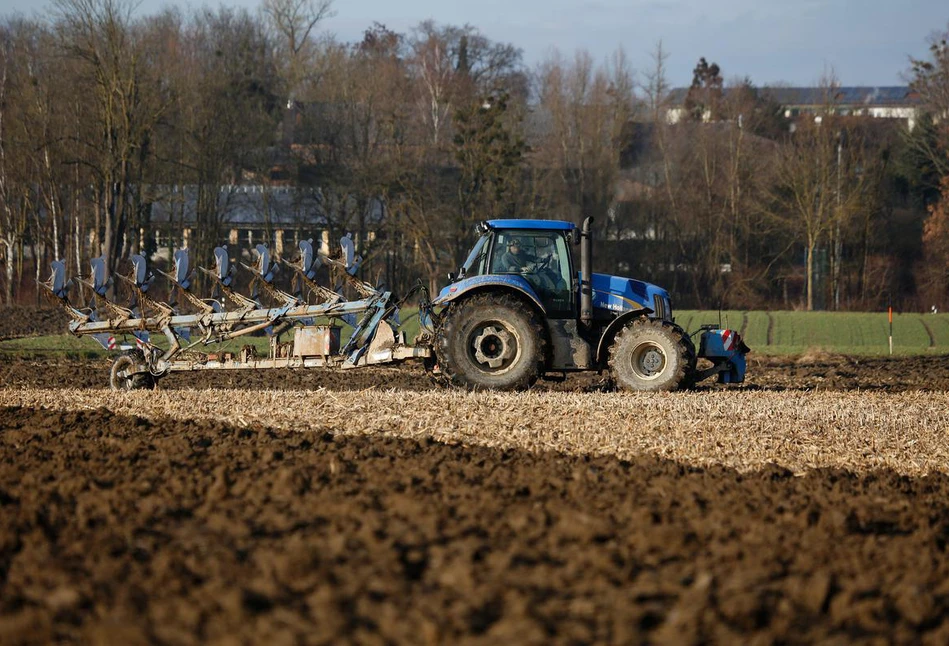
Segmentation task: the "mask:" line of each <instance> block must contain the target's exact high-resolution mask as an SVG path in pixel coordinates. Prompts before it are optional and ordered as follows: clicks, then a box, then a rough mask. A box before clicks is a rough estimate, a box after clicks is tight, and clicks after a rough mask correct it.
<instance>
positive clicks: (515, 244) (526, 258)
mask: <svg viewBox="0 0 949 646" xmlns="http://www.w3.org/2000/svg"><path fill="white" fill-rule="evenodd" d="M532 262H537V257H536V256H532V255H531V254H529V253H527V251H525V250H524V248H523V247H521V241H520V240H518V239H517V238H511V240H510V241H508V243H507V251H506V252H504V255H503V256H501V266H502V267H503V268H504V270H505V271H511V272H520V271H523V270H524V269H525V268H527V267H528V265H530V264H531V263H532Z"/></svg>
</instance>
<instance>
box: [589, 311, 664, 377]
mask: <svg viewBox="0 0 949 646" xmlns="http://www.w3.org/2000/svg"><path fill="white" fill-rule="evenodd" d="M652 312H653V311H652V310H651V309H650V308H648V307H644V308H642V309H639V310H633V311H631V312H624V313H622V314H620V315H619V316H617V317H616V318H615V319H613V321H612V322H611V323H610V324H609V325H608V326H606V330H604V331H603V336H601V337H600V342H599V343H598V344H597V346H596V363H597V365H602V363H603V362H604V361H606V357H607V354H608V353H609V350H610V344H612V343H613V339H615V338H616V335H617V334H619V333H620V330H622V329H623V328H624V327H626V326H627V325H628V324H629V323H632V322H633V321H635V320H636V319H638V318H639V317H641V316H648V315H649V314H652Z"/></svg>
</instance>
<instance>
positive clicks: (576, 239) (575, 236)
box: [570, 229, 580, 245]
mask: <svg viewBox="0 0 949 646" xmlns="http://www.w3.org/2000/svg"><path fill="white" fill-rule="evenodd" d="M570 233H571V234H572V235H571V237H572V238H573V244H575V245H576V244H580V229H574V230H573V231H571V232H570Z"/></svg>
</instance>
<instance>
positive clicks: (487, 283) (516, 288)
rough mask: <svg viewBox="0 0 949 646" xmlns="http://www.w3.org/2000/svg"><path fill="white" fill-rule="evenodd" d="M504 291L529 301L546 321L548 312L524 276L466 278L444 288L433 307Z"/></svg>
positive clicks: (433, 302) (434, 301)
mask: <svg viewBox="0 0 949 646" xmlns="http://www.w3.org/2000/svg"><path fill="white" fill-rule="evenodd" d="M494 290H497V291H503V292H510V293H514V294H515V295H516V296H520V297H521V298H524V299H526V300H527V301H529V302H530V303H531V304H532V305H533V306H534V307H535V308H536V309H537V311H538V313H539V314H540V315H541V316H542V317H543V318H544V319H545V320H546V318H547V311H546V310H545V309H544V306H543V305H542V304H541V302H540V298H538V296H537V292H535V291H534V288H533V287H531V285H530V283H528V282H527V280H526V279H525V278H524V277H523V276H518V275H516V274H512V275H491V276H472V277H471V278H465V279H464V280H461V281H459V282H457V283H453V284H451V285H449V286H448V287H446V288H444V289H443V290H442V291H441V292H440V293H439V294H438V298H436V299H435V300H433V301H432V305H448V304H449V303H452V302H454V301H457V300H459V299H461V298H462V297H465V298H467V297H468V296H472V295H474V294H480V293H483V292H487V291H494Z"/></svg>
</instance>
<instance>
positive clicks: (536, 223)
mask: <svg viewBox="0 0 949 646" xmlns="http://www.w3.org/2000/svg"><path fill="white" fill-rule="evenodd" d="M487 225H488V226H489V227H490V228H492V229H541V230H545V231H572V230H574V229H576V228H577V225H575V224H574V223H573V222H564V221H562V220H488V221H487Z"/></svg>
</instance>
